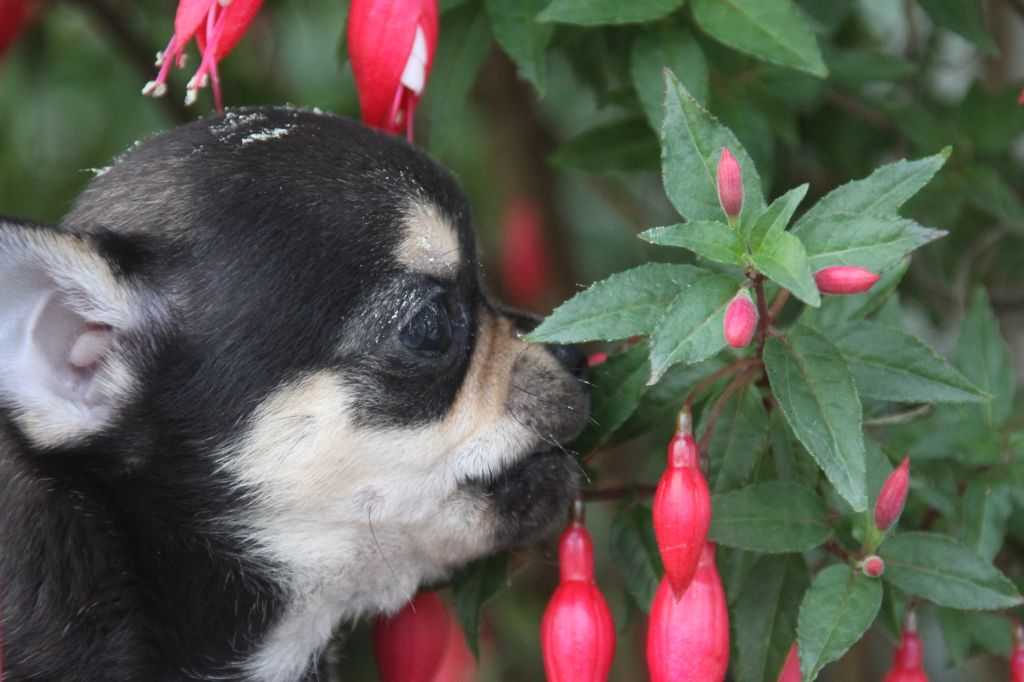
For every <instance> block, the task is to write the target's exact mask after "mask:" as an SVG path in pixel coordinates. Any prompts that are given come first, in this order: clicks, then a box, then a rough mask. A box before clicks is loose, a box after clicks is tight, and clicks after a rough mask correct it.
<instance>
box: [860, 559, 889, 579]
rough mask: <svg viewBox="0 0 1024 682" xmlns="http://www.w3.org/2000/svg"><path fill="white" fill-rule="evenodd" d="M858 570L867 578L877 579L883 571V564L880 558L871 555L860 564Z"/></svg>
mask: <svg viewBox="0 0 1024 682" xmlns="http://www.w3.org/2000/svg"><path fill="white" fill-rule="evenodd" d="M860 570H862V571H864V575H866V576H867V577H869V578H877V577H878V576H880V575H882V572H883V571H884V570H885V562H884V561H882V557H880V556H876V555H874V554H872V555H871V556H869V557H868V558H867V559H865V560H864V561H862V562H860Z"/></svg>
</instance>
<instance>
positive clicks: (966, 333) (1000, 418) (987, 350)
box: [953, 289, 1014, 430]
mask: <svg viewBox="0 0 1024 682" xmlns="http://www.w3.org/2000/svg"><path fill="white" fill-rule="evenodd" d="M1011 358H1012V356H1011V353H1010V347H1009V345H1008V344H1007V343H1006V340H1005V339H1003V337H1002V335H1000V333H999V322H998V321H997V320H996V316H995V314H994V313H993V312H992V308H991V306H989V303H988V295H987V294H986V293H985V291H984V289H978V290H977V291H975V292H974V297H973V299H972V301H971V308H970V310H968V311H967V317H966V318H965V319H964V323H963V326H962V327H961V329H960V338H959V339H957V343H956V353H955V354H954V356H953V362H954V364H955V365H956V366H957V368H958V369H959V370H960V371H961V372H963V374H964V376H965V377H967V378H968V379H969V380H971V381H972V382H973V383H974V384H975V385H977V386H978V388H980V389H982V390H983V391H986V392H987V393H988V394H989V395H991V396H992V400H990V401H989V402H987V403H986V404H985V405H983V406H981V407H979V408H978V411H979V413H980V418H981V420H982V422H983V423H984V425H985V426H986V427H987V428H988V429H989V430H995V429H996V428H997V427H999V426H1001V425H1002V424H1003V423H1004V422H1005V421H1006V419H1007V418H1008V417H1009V416H1010V411H1011V409H1012V401H1013V392H1014V382H1013V364H1012V359H1011Z"/></svg>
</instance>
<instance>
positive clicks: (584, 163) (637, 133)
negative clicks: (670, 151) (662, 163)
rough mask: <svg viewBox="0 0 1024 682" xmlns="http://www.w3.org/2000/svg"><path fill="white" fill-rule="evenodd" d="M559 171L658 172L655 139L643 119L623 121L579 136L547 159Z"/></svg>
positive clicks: (608, 124) (656, 142) (604, 125)
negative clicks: (569, 169)
mask: <svg viewBox="0 0 1024 682" xmlns="http://www.w3.org/2000/svg"><path fill="white" fill-rule="evenodd" d="M551 162H552V163H554V164H555V165H556V166H561V167H562V168H574V169H576V170H582V171H586V172H588V173H605V172H608V171H638V170H649V171H655V170H657V169H658V139H657V137H655V136H654V135H653V134H652V133H651V129H650V127H649V126H648V125H647V123H646V122H645V121H644V119H642V118H639V117H636V118H627V119H624V120H621V121H615V122H613V123H605V124H602V125H599V126H597V127H596V128H591V129H590V130H588V131H586V132H583V133H580V134H579V135H577V136H576V137H574V138H572V139H571V140H569V141H568V142H566V143H565V144H563V145H562V146H561V147H559V148H558V149H557V150H556V151H555V153H554V154H553V155H552V156H551Z"/></svg>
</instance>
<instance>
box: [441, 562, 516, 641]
mask: <svg viewBox="0 0 1024 682" xmlns="http://www.w3.org/2000/svg"><path fill="white" fill-rule="evenodd" d="M507 575H508V554H506V553H504V552H502V553H500V554H495V555H493V556H489V557H485V558H483V559H478V560H477V561H474V562H473V563H471V564H470V565H469V566H467V567H466V568H464V569H462V570H461V571H460V572H459V574H458V575H457V576H456V577H455V579H454V580H453V581H452V604H453V606H454V607H455V615H456V616H457V617H458V619H459V623H460V624H461V625H462V630H463V632H465V633H466V644H467V645H468V646H469V650H470V651H472V652H473V655H474V656H476V657H477V658H479V657H480V609H481V608H483V605H484V602H486V601H487V600H489V599H490V598H491V597H493V596H494V595H496V594H497V593H498V591H499V590H501V588H502V587H503V586H504V585H505V582H506V578H507Z"/></svg>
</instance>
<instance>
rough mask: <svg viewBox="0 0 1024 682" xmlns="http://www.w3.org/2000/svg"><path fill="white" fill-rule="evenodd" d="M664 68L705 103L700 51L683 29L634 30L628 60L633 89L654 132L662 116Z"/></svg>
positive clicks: (672, 26) (663, 26) (665, 26)
mask: <svg viewBox="0 0 1024 682" xmlns="http://www.w3.org/2000/svg"><path fill="white" fill-rule="evenodd" d="M665 69H669V70H670V71H672V72H673V73H675V74H678V75H679V79H680V80H681V81H682V82H683V84H684V85H685V86H686V89H687V90H688V91H689V92H690V94H692V95H693V96H694V97H695V98H696V99H697V101H699V102H704V101H706V100H707V98H708V64H707V60H706V59H705V58H704V51H703V50H701V48H700V44H698V43H697V41H696V40H695V39H694V37H693V34H691V33H690V31H689V30H688V29H687V28H686V27H685V26H682V25H679V24H677V23H674V22H668V21H664V22H659V23H657V24H653V25H648V26H644V27H643V28H641V29H640V30H638V31H637V32H636V35H635V36H634V38H633V51H632V54H631V56H630V60H629V75H630V78H632V80H633V87H634V88H635V89H636V94H637V96H638V97H639V98H640V103H641V104H642V105H643V107H644V113H645V114H646V115H647V121H648V122H649V123H650V124H651V127H652V128H653V129H654V130H655V131H660V130H661V123H662V119H664V117H665V78H664V75H663V74H664V70H665Z"/></svg>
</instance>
